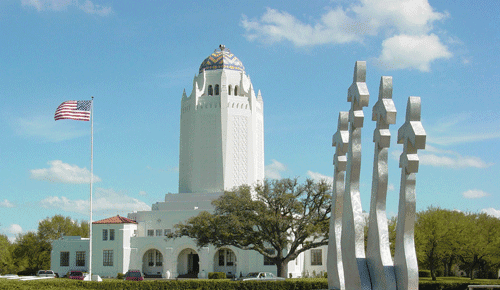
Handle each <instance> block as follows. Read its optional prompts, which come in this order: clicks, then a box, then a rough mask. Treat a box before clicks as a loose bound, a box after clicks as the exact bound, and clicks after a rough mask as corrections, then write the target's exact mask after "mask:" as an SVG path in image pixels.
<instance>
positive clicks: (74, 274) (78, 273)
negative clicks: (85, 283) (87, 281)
mask: <svg viewBox="0 0 500 290" xmlns="http://www.w3.org/2000/svg"><path fill="white" fill-rule="evenodd" d="M70 276H83V274H82V272H71V275H70Z"/></svg>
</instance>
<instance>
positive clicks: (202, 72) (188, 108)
mask: <svg viewBox="0 0 500 290" xmlns="http://www.w3.org/2000/svg"><path fill="white" fill-rule="evenodd" d="M263 109H264V103H263V99H262V95H261V93H260V91H258V92H257V94H256V93H255V90H254V88H253V85H252V82H251V80H250V77H249V76H248V75H247V74H246V72H245V69H244V66H243V64H242V63H241V61H240V60H239V59H238V58H237V57H236V56H234V54H232V53H231V52H230V51H229V50H227V49H226V48H225V47H224V46H222V45H221V46H220V47H219V50H216V51H215V52H214V53H212V54H211V55H209V56H208V57H207V58H206V59H205V60H204V61H203V62H202V64H201V65H200V68H199V71H198V74H197V75H196V76H195V77H194V79H193V88H192V91H191V93H190V95H189V96H187V94H186V92H185V91H184V93H183V94H182V99H181V117H180V118H181V120H180V152H179V193H177V194H170V193H169V194H166V195H165V200H164V201H161V202H157V203H155V204H153V205H152V208H151V210H150V211H139V212H133V213H129V214H128V217H127V218H125V217H120V216H116V217H111V218H108V219H104V220H100V221H96V222H93V224H92V230H93V237H92V238H93V251H92V252H93V255H92V272H93V273H95V274H98V275H100V276H103V277H115V276H116V275H117V274H118V273H125V272H126V271H128V270H129V269H138V270H141V271H142V272H143V273H144V274H146V275H151V276H156V277H163V278H175V277H199V278H206V277H207V276H208V273H209V272H225V273H226V274H228V275H229V276H231V275H232V276H238V277H239V276H241V275H246V274H247V273H249V272H258V271H266V272H273V273H275V274H276V266H275V265H272V263H270V262H269V261H267V260H266V259H265V258H264V256H262V255H260V254H259V253H257V252H255V251H245V250H240V249H238V248H234V247H223V248H215V247H213V246H208V247H203V248H201V249H200V248H198V247H197V246H196V243H195V241H194V240H193V239H190V238H187V237H183V238H177V239H166V235H167V234H169V233H170V232H172V231H173V226H174V225H175V224H177V223H180V222H183V221H185V220H187V219H188V218H190V217H192V216H196V215H198V213H199V212H201V211H209V212H212V211H213V207H212V205H211V202H212V201H213V200H214V199H216V198H218V197H219V196H220V195H222V194H223V192H224V190H230V189H232V188H233V187H235V186H239V185H243V184H249V185H254V184H256V183H257V182H259V181H262V180H263V179H264V117H263ZM52 245H53V249H52V259H51V266H52V269H53V270H54V271H56V272H57V273H59V274H60V275H61V273H66V272H68V271H70V270H86V269H88V248H89V240H88V239H82V238H80V237H63V238H61V239H59V240H56V241H54V242H53V244H52ZM82 255H83V257H84V259H86V263H87V264H85V266H86V267H85V266H82V265H83V264H84V263H83V262H81V259H82ZM77 265H78V266H77ZM321 272H326V246H325V247H321V248H318V249H315V250H312V251H308V252H306V253H304V254H302V255H300V256H299V257H298V258H297V259H296V260H294V261H291V262H290V263H289V265H288V273H287V277H290V276H292V277H300V276H302V275H313V274H314V273H316V274H319V273H321Z"/></svg>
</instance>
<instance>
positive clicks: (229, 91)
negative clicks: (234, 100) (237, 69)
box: [227, 85, 233, 95]
mask: <svg viewBox="0 0 500 290" xmlns="http://www.w3.org/2000/svg"><path fill="white" fill-rule="evenodd" d="M232 93H233V87H232V86H231V85H229V87H228V88H227V94H228V95H231V94H232Z"/></svg>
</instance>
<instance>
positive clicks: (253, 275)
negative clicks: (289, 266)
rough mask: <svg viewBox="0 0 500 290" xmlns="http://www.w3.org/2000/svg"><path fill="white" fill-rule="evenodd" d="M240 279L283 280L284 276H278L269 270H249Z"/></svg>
mask: <svg viewBox="0 0 500 290" xmlns="http://www.w3.org/2000/svg"><path fill="white" fill-rule="evenodd" d="M238 280H240V281H284V280H285V278H281V277H278V276H276V275H274V274H273V273H270V272H250V273H248V275H246V276H245V277H243V278H240V279H238Z"/></svg>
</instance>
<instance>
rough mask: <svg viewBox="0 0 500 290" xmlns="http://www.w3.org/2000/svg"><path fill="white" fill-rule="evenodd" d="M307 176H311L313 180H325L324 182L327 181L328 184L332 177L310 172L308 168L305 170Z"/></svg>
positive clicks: (331, 181)
mask: <svg viewBox="0 0 500 290" xmlns="http://www.w3.org/2000/svg"><path fill="white" fill-rule="evenodd" d="M307 176H309V178H312V179H313V180H315V181H320V180H326V182H328V183H330V184H332V183H333V177H332V176H327V175H323V174H321V173H319V172H312V171H311V170H308V171H307Z"/></svg>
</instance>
